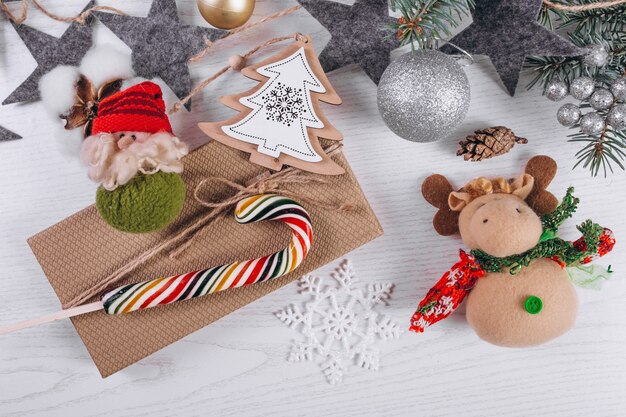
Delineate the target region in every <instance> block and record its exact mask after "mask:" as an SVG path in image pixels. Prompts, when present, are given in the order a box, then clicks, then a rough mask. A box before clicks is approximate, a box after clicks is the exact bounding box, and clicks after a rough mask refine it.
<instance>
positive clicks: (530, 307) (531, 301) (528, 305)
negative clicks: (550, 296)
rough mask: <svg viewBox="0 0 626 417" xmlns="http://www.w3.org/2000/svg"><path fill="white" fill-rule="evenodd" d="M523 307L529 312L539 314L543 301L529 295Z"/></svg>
mask: <svg viewBox="0 0 626 417" xmlns="http://www.w3.org/2000/svg"><path fill="white" fill-rule="evenodd" d="M524 308H525V309H526V312H528V313H529V314H539V312H540V311H541V309H542V308H543V301H541V298H539V297H536V296H534V295H531V296H530V297H528V298H527V299H526V302H525V303H524Z"/></svg>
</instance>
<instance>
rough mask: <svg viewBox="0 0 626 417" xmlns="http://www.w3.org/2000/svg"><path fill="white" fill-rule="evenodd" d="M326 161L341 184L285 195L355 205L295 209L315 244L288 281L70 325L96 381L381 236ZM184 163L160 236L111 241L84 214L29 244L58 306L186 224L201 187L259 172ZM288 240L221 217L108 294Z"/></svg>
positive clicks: (114, 235)
mask: <svg viewBox="0 0 626 417" xmlns="http://www.w3.org/2000/svg"><path fill="white" fill-rule="evenodd" d="M332 158H333V160H334V161H335V162H336V163H337V164H339V165H340V166H341V167H343V168H344V169H345V170H346V173H345V174H343V175H338V176H332V177H328V176H325V177H324V179H325V180H326V181H327V183H324V184H321V183H312V184H306V185H302V184H297V185H289V186H285V188H286V189H289V190H290V191H292V192H297V193H299V194H300V195H303V196H306V197H309V198H314V199H318V200H323V201H325V202H333V203H341V202H348V203H351V204H352V205H354V210H352V211H348V212H345V211H329V210H324V209H321V208H319V207H315V206H314V205H306V204H303V205H304V206H305V208H306V209H307V210H308V211H309V213H310V214H311V218H312V221H313V228H314V240H313V246H312V248H311V252H310V253H309V255H308V257H307V258H306V259H305V260H304V262H303V263H302V265H301V266H300V267H299V268H298V269H296V270H295V271H294V272H293V273H292V274H289V275H286V276H284V277H282V278H278V279H275V280H272V281H269V282H265V283H260V284H255V285H251V286H248V287H244V288H238V289H232V290H227V291H223V292H219V293H216V294H213V295H210V296H207V297H201V298H197V299H193V300H190V301H185V302H180V303H175V304H172V305H169V306H164V307H158V308H153V309H148V310H144V311H140V312H137V313H132V314H127V315H125V316H108V315H106V314H105V313H104V312H103V311H98V312H95V313H90V314H86V315H83V316H78V317H75V318H73V319H72V322H73V324H74V327H75V328H76V330H77V331H78V334H79V335H80V337H81V338H82V340H83V342H84V343H85V346H86V347H87V349H88V351H89V353H90V355H91V357H92V358H93V361H94V362H95V364H96V366H97V367H98V369H99V371H100V373H101V374H102V376H103V377H106V376H109V375H111V374H113V373H115V372H117V371H119V370H121V369H123V368H125V367H127V366H129V365H131V364H133V363H135V362H137V361H138V360H140V359H143V358H145V357H146V356H148V355H150V354H152V353H154V352H156V351H158V350H159V349H162V348H163V347H165V346H167V345H169V344H171V343H173V342H175V341H177V340H179V339H181V338H183V337H185V336H186V335H188V334H190V333H192V332H194V331H196V330H198V329H201V328H203V327H204V326H206V325H208V324H211V323H212V322H214V321H215V320H218V319H219V318H221V317H224V316H225V315H227V314H229V313H232V312H233V311H235V310H237V309H238V308H240V307H242V306H244V305H246V304H248V303H250V302H252V301H254V300H256V299H258V298H260V297H262V296H264V295H266V294H268V293H270V292H272V291H274V290H276V289H278V288H280V287H282V286H283V285H285V284H287V283H289V282H291V281H293V280H294V279H296V278H298V277H300V276H301V275H303V274H306V273H308V272H310V271H312V270H314V269H317V268H319V267H321V266H322V265H325V264H327V263H329V262H331V261H332V260H334V259H337V258H339V257H341V256H343V255H344V254H346V253H347V252H349V251H351V250H353V249H355V248H357V247H359V246H361V245H363V244H365V243H366V242H369V241H370V240H372V239H374V238H376V237H378V236H380V235H381V234H382V229H381V226H380V224H379V223H378V220H377V219H376V216H375V215H374V212H373V211H372V209H371V208H370V206H369V204H368V202H367V200H366V198H365V196H364V195H363V193H362V191H361V188H360V187H359V184H358V182H357V180H356V178H355V177H354V174H353V173H352V171H351V169H350V167H349V165H348V163H347V161H346V159H345V158H344V156H343V154H341V153H337V154H335V155H333V157H332ZM184 161H185V171H184V172H183V174H182V175H183V178H184V180H185V183H186V185H187V198H186V201H185V207H184V209H183V211H182V213H181V214H180V215H179V217H178V218H177V219H176V221H175V222H174V223H173V224H172V225H171V226H169V227H168V228H166V229H165V230H163V231H160V232H156V233H149V234H140V235H135V234H128V233H123V232H119V231H117V230H114V229H113V228H111V227H110V226H108V225H107V224H106V223H104V221H103V220H102V219H101V218H100V216H99V215H98V213H97V211H96V208H95V207H94V206H90V207H87V208H86V209H84V210H82V211H80V212H78V213H76V214H74V215H72V216H70V217H69V218H67V219H65V220H63V221H61V222H59V223H57V224H55V225H53V226H52V227H50V228H48V229H46V230H44V231H43V232H40V233H39V234H37V235H35V236H33V237H31V238H30V239H29V240H28V243H29V244H30V246H31V249H32V251H33V253H34V254H35V256H36V257H37V260H38V261H39V263H40V264H41V267H42V268H43V271H44V272H45V274H46V276H47V278H48V280H49V281H50V284H51V285H52V287H53V289H54V291H55V292H56V294H57V296H58V297H59V300H60V301H61V303H67V302H69V301H70V300H71V299H72V298H74V297H76V296H77V295H78V294H79V293H81V292H83V291H85V290H87V289H89V288H92V287H93V286H95V285H96V284H98V283H99V282H101V281H102V280H104V279H105V277H107V276H108V275H109V274H111V273H112V272H114V271H115V270H117V269H118V268H119V267H121V266H122V265H125V264H126V263H128V261H129V260H132V259H133V258H135V257H136V256H137V255H138V254H140V253H143V252H144V251H146V250H148V249H150V248H152V247H154V246H155V245H156V244H158V243H159V242H160V241H162V240H163V239H164V237H166V236H169V235H171V234H172V233H174V232H175V231H177V230H179V229H180V228H183V227H185V226H186V225H189V224H191V223H193V222H194V220H196V219H197V218H198V216H200V215H201V214H202V213H204V212H205V210H207V209H206V208H204V207H202V206H201V205H200V204H199V203H198V202H196V201H195V199H194V198H193V190H194V189H195V187H196V185H197V184H198V183H199V182H200V181H201V180H202V179H204V178H207V177H224V178H228V179H229V180H232V181H237V182H240V183H246V182H249V181H250V180H252V179H253V178H255V177H256V176H258V175H259V174H261V173H262V172H263V171H264V168H263V167H260V166H258V165H255V164H252V163H251V162H249V161H248V155H247V154H245V153H244V152H241V151H238V150H235V149H231V148H228V147H226V146H224V145H222V144H220V143H217V142H211V143H209V144H208V145H205V146H203V147H201V148H199V149H198V150H196V151H194V152H192V153H191V154H189V155H188V156H187V157H186V158H185V160H184ZM311 175H315V174H311ZM213 187H214V188H211V187H210V186H207V187H205V188H204V191H203V195H206V196H208V197H210V199H211V200H219V199H220V197H221V198H223V197H226V196H229V195H232V192H233V191H232V190H228V189H226V188H225V187H224V186H218V185H215V186H213ZM290 235H291V232H290V231H289V229H288V228H287V227H285V226H284V225H281V224H277V223H275V222H261V223H258V224H249V225H241V224H238V223H237V222H236V221H235V220H234V218H233V216H232V215H228V216H226V218H223V219H218V220H216V221H214V222H213V223H212V224H210V225H209V226H207V227H206V228H205V229H204V230H203V231H201V232H200V234H199V235H198V236H197V237H196V238H195V240H194V241H193V244H192V245H191V246H190V247H189V248H187V249H186V250H185V251H184V252H183V253H182V254H180V255H179V256H178V257H177V258H176V259H172V258H170V256H169V252H168V251H164V252H162V253H160V254H158V255H156V256H155V257H154V258H152V259H151V260H149V261H148V262H147V263H145V264H143V265H140V266H139V267H137V268H136V269H135V270H134V271H133V272H131V273H130V274H127V275H126V276H125V277H124V279H123V280H122V281H120V282H118V283H117V284H116V286H117V285H122V284H128V283H133V282H139V281H142V280H146V279H153V278H158V277H162V276H170V275H175V274H180V273H183V272H189V271H193V270H198V269H203V268H207V267H210V266H215V265H220V264H223V263H227V262H232V261H235V260H241V259H250V258H255V257H258V256H261V255H266V254H269V253H272V252H275V251H277V250H279V249H282V248H283V247H284V246H285V245H286V244H287V243H288V241H289V237H290ZM97 298H98V296H95V297H94V298H93V300H90V301H96V300H97Z"/></svg>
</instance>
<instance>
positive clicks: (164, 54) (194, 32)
mask: <svg viewBox="0 0 626 417" xmlns="http://www.w3.org/2000/svg"><path fill="white" fill-rule="evenodd" d="M95 14H96V15H97V17H98V19H99V20H100V21H101V22H102V23H104V24H105V25H106V26H107V27H108V28H109V29H111V30H112V31H113V32H114V33H115V34H116V35H117V37H119V38H120V39H121V40H122V41H124V43H126V44H127V45H128V46H129V47H130V48H131V49H132V60H133V69H134V70H135V73H136V74H137V75H138V76H140V77H144V78H154V77H160V78H161V79H162V80H163V81H164V82H165V83H166V84H167V85H168V86H169V87H170V88H171V89H172V91H174V93H175V94H176V95H177V96H178V98H183V97H185V96H186V95H187V94H189V91H190V90H191V77H190V76H189V68H188V67H187V61H188V60H189V58H191V57H192V56H194V55H196V54H197V53H199V52H200V51H202V50H203V49H204V48H206V39H208V40H210V41H211V42H213V41H216V40H217V39H220V38H223V37H224V36H225V35H226V34H227V33H228V32H226V31H224V30H218V29H212V28H205V27H200V26H189V25H183V24H181V23H180V21H179V20H178V11H177V9H176V1H175V0H154V1H153V2H152V6H150V12H148V16H147V17H135V16H123V15H119V14H113V13H103V12H96V13H95ZM189 105H190V103H187V109H189Z"/></svg>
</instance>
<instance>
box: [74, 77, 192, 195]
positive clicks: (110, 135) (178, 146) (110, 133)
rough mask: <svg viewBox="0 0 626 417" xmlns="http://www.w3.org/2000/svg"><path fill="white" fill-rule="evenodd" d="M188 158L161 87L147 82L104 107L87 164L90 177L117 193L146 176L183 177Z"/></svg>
mask: <svg viewBox="0 0 626 417" xmlns="http://www.w3.org/2000/svg"><path fill="white" fill-rule="evenodd" d="M187 153H188V149H187V145H185V144H184V143H182V142H181V141H180V140H179V139H178V138H177V137H176V136H174V134H173V133H172V127H171V126H170V122H169V119H168V118H167V115H166V114H165V103H164V102H163V98H162V93H161V88H160V87H159V86H158V85H156V84H154V83H152V82H150V81H146V82H143V83H141V84H138V85H135V86H133V87H130V88H128V89H126V90H124V91H121V92H119V93H117V94H114V95H112V96H110V97H107V98H106V99H104V100H103V101H102V102H101V103H100V104H99V106H98V111H97V116H96V117H95V118H94V119H93V123H92V127H91V135H90V136H89V137H87V138H86V139H85V141H84V142H83V145H82V150H81V160H82V161H83V163H84V164H85V165H87V166H88V167H89V178H91V179H92V180H94V181H96V182H98V183H100V184H102V187H103V188H104V189H105V190H108V191H113V190H115V189H116V188H118V187H119V186H122V185H125V184H127V183H128V182H129V181H130V180H131V179H133V178H134V177H135V176H136V175H137V174H140V173H141V174H144V175H150V174H154V173H156V172H159V171H160V172H175V173H180V172H182V170H183V164H182V162H181V161H180V159H181V158H182V157H183V156H185V155H187Z"/></svg>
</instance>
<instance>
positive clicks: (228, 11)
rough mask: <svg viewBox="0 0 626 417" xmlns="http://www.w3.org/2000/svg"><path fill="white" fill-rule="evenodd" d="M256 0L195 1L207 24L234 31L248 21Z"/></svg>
mask: <svg viewBox="0 0 626 417" xmlns="http://www.w3.org/2000/svg"><path fill="white" fill-rule="evenodd" d="M255 1H256V0H197V2H198V10H200V14H201V15H202V17H204V20H206V21H207V22H209V24H211V25H213V26H215V27H216V28H220V29H234V28H236V27H238V26H241V25H243V24H244V23H246V22H247V21H248V19H250V16H252V12H253V11H254V3H255Z"/></svg>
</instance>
